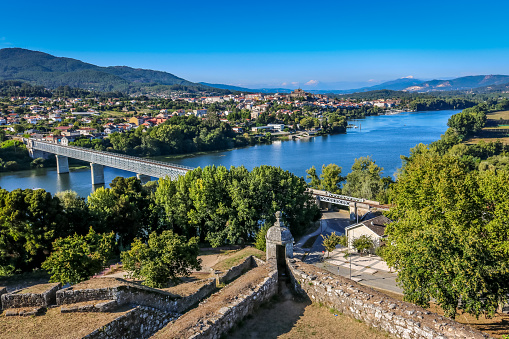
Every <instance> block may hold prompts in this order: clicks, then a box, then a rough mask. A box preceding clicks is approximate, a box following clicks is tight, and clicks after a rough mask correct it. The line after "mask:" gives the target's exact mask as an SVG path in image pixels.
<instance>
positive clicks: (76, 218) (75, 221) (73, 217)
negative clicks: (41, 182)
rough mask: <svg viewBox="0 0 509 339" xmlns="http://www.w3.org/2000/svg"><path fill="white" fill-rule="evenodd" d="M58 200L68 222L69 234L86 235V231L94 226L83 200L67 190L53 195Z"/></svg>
mask: <svg viewBox="0 0 509 339" xmlns="http://www.w3.org/2000/svg"><path fill="white" fill-rule="evenodd" d="M55 197H57V198H58V199H59V200H60V204H61V205H62V207H63V211H64V213H65V215H66V219H67V222H68V230H69V233H72V232H75V233H78V234H86V233H87V230H88V229H89V228H90V226H92V225H93V224H94V220H93V219H92V215H91V214H90V211H89V209H88V205H87V203H86V201H85V198H82V197H80V196H79V195H78V193H76V192H75V191H71V190H67V191H63V192H58V193H57V194H55Z"/></svg>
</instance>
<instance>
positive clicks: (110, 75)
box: [0, 48, 229, 93]
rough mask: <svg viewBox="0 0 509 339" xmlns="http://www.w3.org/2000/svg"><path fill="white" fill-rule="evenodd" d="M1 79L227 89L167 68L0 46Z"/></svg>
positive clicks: (102, 87) (92, 86)
mask: <svg viewBox="0 0 509 339" xmlns="http://www.w3.org/2000/svg"><path fill="white" fill-rule="evenodd" d="M0 80H22V81H27V82H29V83H31V84H34V85H42V86H46V87H48V88H56V87H59V86H71V87H79V88H84V89H89V90H97V91H122V92H126V93H132V92H137V91H142V92H143V91H145V92H147V91H161V90H171V89H173V90H185V91H214V92H220V93H225V92H229V91H226V90H224V89H215V88H212V87H208V86H205V85H202V84H198V83H193V82H190V81H187V80H185V79H182V78H179V77H177V76H175V75H173V74H171V73H167V72H160V71H153V70H147V69H139V68H131V67H127V66H111V67H101V66H96V65H93V64H89V63H86V62H83V61H80V60H76V59H71V58H63V57H55V56H53V55H50V54H47V53H43V52H37V51H31V50H27V49H22V48H4V49H0Z"/></svg>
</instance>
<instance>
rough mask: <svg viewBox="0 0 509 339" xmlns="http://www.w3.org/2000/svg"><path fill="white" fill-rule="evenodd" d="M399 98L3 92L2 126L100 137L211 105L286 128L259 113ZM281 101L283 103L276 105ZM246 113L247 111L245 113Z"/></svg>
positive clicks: (224, 114)
mask: <svg viewBox="0 0 509 339" xmlns="http://www.w3.org/2000/svg"><path fill="white" fill-rule="evenodd" d="M168 100H169V101H174V102H180V103H182V104H183V105H182V106H187V107H190V108H178V109H171V108H164V107H165V105H164V104H163V102H164V101H168ZM399 104H400V101H399V100H373V101H355V100H348V99H343V100H339V99H334V98H330V97H328V96H327V95H320V94H310V93H306V92H305V91H303V90H301V89H297V90H295V91H293V92H292V93H290V94H263V93H254V94H251V93H250V94H236V95H224V96H202V97H198V98H196V97H186V96H185V94H181V95H180V96H179V97H172V98H165V99H149V98H147V97H141V99H140V98H130V99H128V100H126V99H121V98H112V99H106V100H104V99H103V100H100V99H99V98H44V97H33V98H30V97H9V98H0V111H1V113H0V126H1V128H3V129H5V130H6V131H7V132H8V133H9V134H14V135H24V136H27V135H30V137H32V138H35V139H37V140H45V141H50V142H58V143H62V144H64V145H65V144H68V143H69V142H73V141H75V140H76V139H78V138H89V139H101V138H104V137H107V136H108V135H110V134H112V133H116V132H119V133H122V132H125V131H129V130H131V129H136V128H139V127H140V126H143V127H145V128H150V127H153V126H157V125H160V124H162V123H164V122H165V121H167V120H168V119H169V118H171V117H174V116H191V115H194V116H196V117H197V118H201V119H205V118H206V116H207V114H208V113H209V112H210V111H211V107H212V111H213V112H214V113H215V114H217V115H218V117H219V119H220V120H221V122H227V123H229V124H231V125H232V130H233V131H234V132H236V133H245V132H261V131H266V132H276V133H277V132H282V131H283V130H285V128H290V129H296V128H299V126H294V125H291V126H288V125H285V124H284V123H272V124H266V125H262V126H260V124H259V123H258V124H257V123H256V122H257V120H258V118H259V117H260V115H261V114H263V113H267V112H271V113H276V115H278V116H285V115H287V116H290V117H291V116H292V115H293V114H296V113H299V114H303V112H306V113H307V114H304V115H309V116H312V117H313V118H315V119H321V118H323V113H324V112H331V111H335V110H341V109H358V108H363V107H369V108H373V107H376V108H379V109H380V110H386V109H393V108H397V107H398V105H399ZM218 107H219V108H220V109H218ZM277 107H285V108H278V109H276V110H274V108H277ZM232 110H237V111H239V110H240V111H242V112H245V113H246V112H247V113H248V114H247V116H246V118H245V119H242V120H239V119H231V117H230V118H229V115H230V114H231V113H232ZM245 115H246V114H244V116H245Z"/></svg>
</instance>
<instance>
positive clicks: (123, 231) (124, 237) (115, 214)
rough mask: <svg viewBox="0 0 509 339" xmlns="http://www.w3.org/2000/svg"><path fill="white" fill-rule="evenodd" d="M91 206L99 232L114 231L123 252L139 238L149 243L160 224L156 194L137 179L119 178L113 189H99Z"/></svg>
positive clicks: (93, 197)
mask: <svg viewBox="0 0 509 339" xmlns="http://www.w3.org/2000/svg"><path fill="white" fill-rule="evenodd" d="M88 205H89V208H90V213H91V215H92V216H93V218H94V219H95V220H97V221H98V223H97V226H96V230H98V231H99V232H110V231H113V232H115V233H116V234H117V236H118V239H117V242H118V244H119V247H120V248H121V249H122V248H126V247H128V246H129V244H131V242H132V241H133V240H134V238H136V237H138V238H142V239H144V240H146V239H147V237H148V234H149V233H150V232H152V231H153V230H154V229H155V228H156V226H157V223H158V220H157V216H156V212H155V206H154V199H153V192H152V191H151V189H150V187H147V186H143V185H142V184H141V182H140V180H138V179H137V178H136V177H131V178H122V177H116V178H115V179H113V181H112V182H111V184H110V188H103V187H100V188H98V189H97V190H95V192H94V193H92V194H90V196H89V197H88Z"/></svg>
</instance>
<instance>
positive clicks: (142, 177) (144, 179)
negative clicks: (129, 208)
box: [136, 173, 150, 184]
mask: <svg viewBox="0 0 509 339" xmlns="http://www.w3.org/2000/svg"><path fill="white" fill-rule="evenodd" d="M136 178H138V179H139V180H140V181H141V183H142V184H146V183H147V182H149V181H150V175H145V174H139V173H137V174H136Z"/></svg>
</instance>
